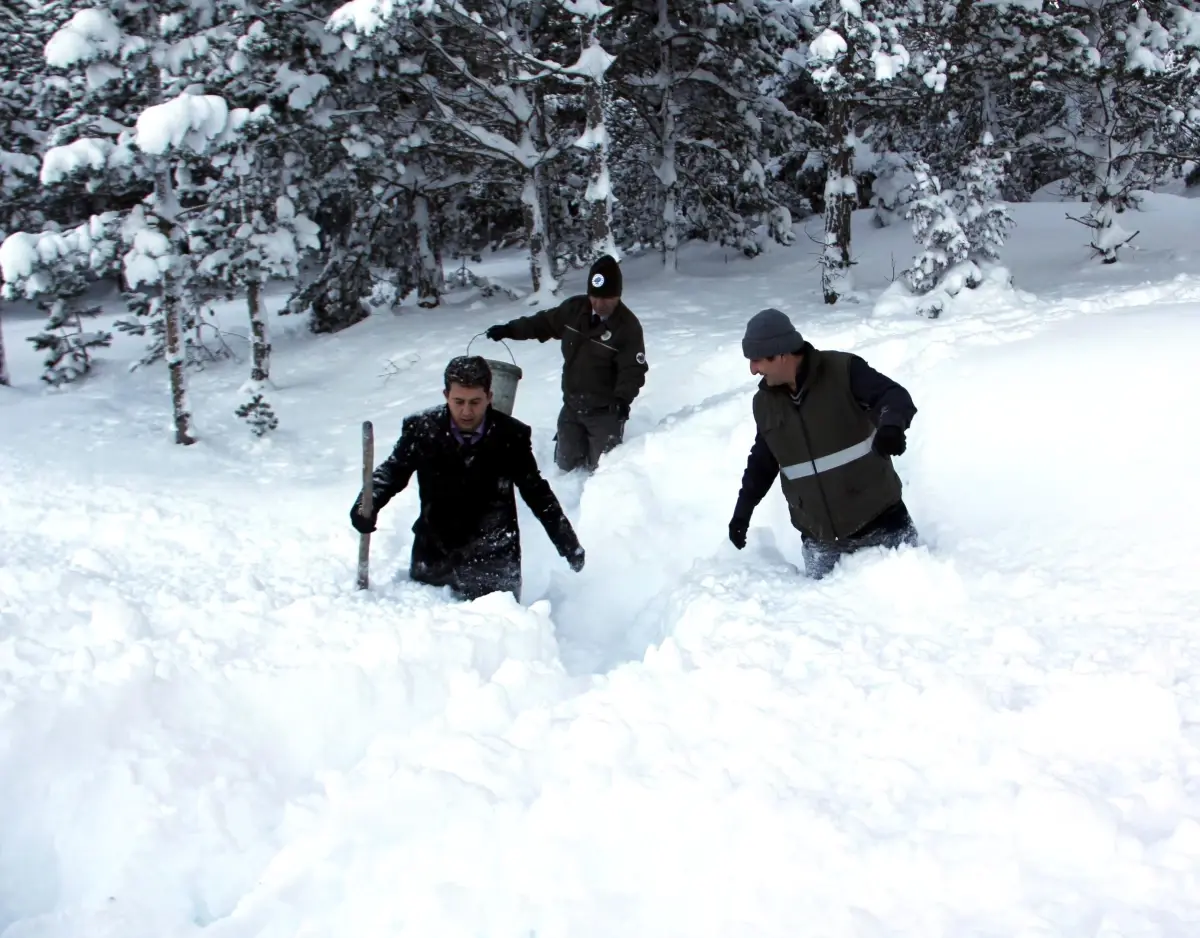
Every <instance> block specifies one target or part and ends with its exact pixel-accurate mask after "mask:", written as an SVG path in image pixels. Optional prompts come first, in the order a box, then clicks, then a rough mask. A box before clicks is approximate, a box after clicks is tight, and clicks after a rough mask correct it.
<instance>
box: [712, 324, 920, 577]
mask: <svg viewBox="0 0 1200 938" xmlns="http://www.w3.org/2000/svg"><path fill="white" fill-rule="evenodd" d="M742 353H743V354H744V355H745V356H746V358H747V359H749V361H750V373H751V374H755V375H761V376H762V380H761V381H760V382H759V386H758V392H757V393H756V394H755V395H754V405H753V407H754V423H755V426H756V427H757V433H756V435H755V438H754V445H753V446H752V447H751V449H750V457H749V459H748V461H747V463H746V471H745V473H744V474H743V476H742V488H741V492H740V493H739V494H738V500H737V505H736V507H735V508H734V512H733V519H732V520H731V521H730V522H729V539H730V541H732V542H733V545H734V546H735V547H737V548H738V550H741V549H742V548H743V547H745V546H746V532H747V530H748V529H749V527H750V517H751V515H752V514H753V512H754V509H755V508H756V507H757V505H758V503H759V502H760V501H762V499H763V498H764V497H765V496H766V494H767V492H769V491H770V489H771V486H772V485H773V484H774V482H775V479H776V478H777V477H778V478H780V485H781V487H782V489H783V494H784V497H785V498H786V500H787V505H788V511H789V513H790V515H791V522H792V527H794V528H796V530H798V531H799V532H800V537H801V541H802V543H803V545H804V548H803V553H804V569H805V572H806V573H807V574H808V575H809V576H810V577H813V578H814V579H819V578H821V577H823V576H825V575H826V574H828V573H829V572H830V571H831V570H832V569H833V567H834V565H835V564H836V563H837V561H838V559H839V558H840V557H841V556H842V555H844V554H848V553H852V552H854V551H856V550H861V549H862V548H864V547H879V546H882V547H888V548H894V547H898V546H899V545H900V544H916V543H917V531H916V527H915V525H914V524H913V520H912V518H911V517H910V515H909V513H908V509H907V508H906V507H905V505H904V501H903V498H902V491H901V484H900V477H899V476H898V475H896V470H895V469H894V468H893V466H892V457H893V456H899V455H900V454H901V453H903V452H904V450H905V449H906V447H907V444H906V442H905V437H904V434H905V431H906V430H908V428H909V425H910V424H911V423H912V419H913V417H914V416H915V415H916V412H917V408H916V406H915V405H914V404H913V401H912V397H911V396H910V395H909V393H908V391H906V390H905V389H904V388H903V387H901V386H900V385H899V384H897V383H896V382H895V381H893V380H892V379H891V378H888V377H887V376H885V375H882V374H880V373H879V372H878V371H876V370H875V369H873V368H872V367H871V366H870V365H868V364H867V363H866V362H865V361H864V360H863V359H862V358H860V357H859V356H857V355H852V354H850V353H848V352H833V351H823V350H820V349H816V348H813V346H812V344H811V343H809V342H806V341H805V340H804V339H803V338H802V337H801V335H800V333H799V332H797V331H796V328H795V327H794V326H793V325H792V322H791V320H790V319H788V317H787V316H786V315H785V314H784V313H782V312H780V311H779V310H777V309H764V310H762V311H761V312H759V313H757V314H756V315H755V316H753V317H752V318H751V319H750V322H749V323H748V324H747V326H746V334H745V337H744V338H743V339H742Z"/></svg>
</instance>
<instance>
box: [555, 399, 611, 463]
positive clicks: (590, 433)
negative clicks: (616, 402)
mask: <svg viewBox="0 0 1200 938" xmlns="http://www.w3.org/2000/svg"><path fill="white" fill-rule="evenodd" d="M624 438H625V421H624V420H622V419H621V418H620V416H618V415H617V413H616V409H615V408H613V409H609V408H593V409H590V410H586V409H576V408H573V407H571V406H570V405H569V404H563V407H562V410H560V411H559V412H558V433H557V435H556V436H555V437H554V439H555V445H554V464H555V465H556V466H558V468H559V469H561V470H562V471H563V472H571V471H573V470H575V469H579V468H580V467H586V468H587V470H588V471H589V472H594V471H595V469H596V466H598V465H599V464H600V457H601V456H603V455H604V454H605V453H607V452H610V451H611V450H613V449H615V448H616V447H617V446H619V445H620V444H621V442H622V440H624Z"/></svg>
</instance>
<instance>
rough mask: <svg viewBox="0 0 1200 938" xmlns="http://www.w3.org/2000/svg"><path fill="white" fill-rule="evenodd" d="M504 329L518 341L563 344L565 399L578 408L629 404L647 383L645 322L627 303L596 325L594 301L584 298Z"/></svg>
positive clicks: (577, 298)
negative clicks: (643, 327) (555, 340)
mask: <svg viewBox="0 0 1200 938" xmlns="http://www.w3.org/2000/svg"><path fill="white" fill-rule="evenodd" d="M505 325H506V329H507V331H508V334H509V335H510V336H511V337H512V338H514V339H519V340H523V339H537V340H538V341H539V342H547V341H549V340H550V339H561V340H562V354H563V373H562V390H563V401H564V402H565V403H566V404H568V405H569V406H571V407H572V408H574V409H575V410H582V411H589V410H590V411H594V412H599V411H602V410H604V409H607V408H613V407H615V405H617V404H624V405H626V406H628V405H630V404H632V403H633V401H634V398H636V397H637V396H638V392H639V391H641V389H642V386H643V385H644V384H645V383H646V372H647V371H648V370H649V366H648V365H647V364H646V344H645V339H644V337H643V335H642V324H641V323H640V322H639V321H638V318H637V316H635V315H634V314H633V313H632V311H630V309H629V307H628V306H626V305H625V304H624V303H620V304H618V305H617V308H616V310H614V311H613V314H612V315H611V316H609V317H608V319H607V320H606V321H605V322H603V323H595V322H593V317H592V306H591V302H590V301H589V300H588V298H587V296H586V295H584V294H579V295H578V296H570V297H567V298H566V299H565V300H563V301H562V303H560V304H559V305H558V306H555V307H554V308H553V309H546V310H542V311H540V312H537V313H534V314H533V315H531V316H522V317H521V318H520V319H514V320H512V321H511V322H509V323H506V324H505Z"/></svg>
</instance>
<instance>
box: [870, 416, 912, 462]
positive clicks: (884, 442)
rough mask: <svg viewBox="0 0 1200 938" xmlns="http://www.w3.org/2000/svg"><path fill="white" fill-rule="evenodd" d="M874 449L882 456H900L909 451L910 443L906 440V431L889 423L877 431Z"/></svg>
mask: <svg viewBox="0 0 1200 938" xmlns="http://www.w3.org/2000/svg"><path fill="white" fill-rule="evenodd" d="M872 448H873V449H874V450H875V452H877V453H878V454H879V455H880V456H899V455H900V454H901V453H903V452H904V451H905V450H906V449H908V443H906V442H905V440H904V431H903V430H901V429H900V428H899V427H897V426H896V425H895V424H890V423H889V424H885V425H884V426H882V427H880V428H879V429H878V430H876V431H875V442H874V443H873V444H872Z"/></svg>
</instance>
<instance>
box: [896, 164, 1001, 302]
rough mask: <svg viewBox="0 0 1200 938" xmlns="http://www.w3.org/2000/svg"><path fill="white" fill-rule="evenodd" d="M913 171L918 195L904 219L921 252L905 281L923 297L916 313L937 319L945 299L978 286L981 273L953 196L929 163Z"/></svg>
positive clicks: (916, 167)
mask: <svg viewBox="0 0 1200 938" xmlns="http://www.w3.org/2000/svg"><path fill="white" fill-rule="evenodd" d="M912 171H913V178H914V179H915V181H916V187H917V196H916V198H914V199H913V200H912V201H911V202H910V203H909V205H908V208H907V210H906V212H905V217H906V218H908V219H909V220H910V221H911V222H912V226H913V237H914V238H915V239H916V241H917V243H918V244H919V245H921V248H922V250H921V253H920V254H918V255H917V256H916V258H915V259H914V261H913V264H912V266H911V267H910V268H909V269H908V270H906V271H905V272H904V280H905V283H906V284H907V285H908V288H909V289H910V290H911V291H912V292H913V293H914V294H916V295H917V296H919V297H922V298H923V299H922V302H921V303H920V305H919V306H918V312H920V313H921V314H922V315H924V316H928V317H929V318H931V319H936V318H937V317H939V316H940V315H941V314H942V312H943V311H944V310H945V306H946V300H947V298H948V297H951V296H955V295H957V294H958V293H959V292H960V291H961V290H962V288H963V287H969V288H973V287H976V286H978V285H979V283H980V282H982V274H981V273H980V270H979V268H978V267H977V266H976V265H975V262H974V261H972V260H971V257H970V254H971V244H970V242H969V241H968V240H967V235H966V232H965V231H964V230H963V226H962V222H961V221H960V219H959V217H958V211H957V210H956V209H955V207H954V203H953V197H952V196H947V195H946V194H945V193H944V192H943V191H942V186H941V183H940V181H939V180H938V178H937V177H936V176H934V175H933V174H932V173H931V172H930V171H929V164H928V163H926V162H924V161H923V160H922V161H919V162H917V163H916V164H915V165H914V166H913V167H912Z"/></svg>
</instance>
